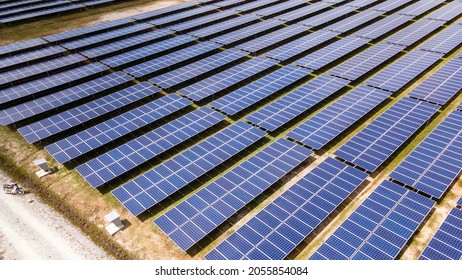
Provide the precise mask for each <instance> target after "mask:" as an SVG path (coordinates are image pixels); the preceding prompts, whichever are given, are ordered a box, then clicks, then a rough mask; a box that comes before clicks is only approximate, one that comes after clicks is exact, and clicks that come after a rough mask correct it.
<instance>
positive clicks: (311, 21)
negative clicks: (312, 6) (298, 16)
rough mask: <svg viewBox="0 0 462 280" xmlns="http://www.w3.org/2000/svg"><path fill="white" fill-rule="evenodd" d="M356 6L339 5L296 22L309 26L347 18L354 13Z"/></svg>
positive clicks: (318, 25) (317, 25)
mask: <svg viewBox="0 0 462 280" xmlns="http://www.w3.org/2000/svg"><path fill="white" fill-rule="evenodd" d="M356 9H357V8H356V7H348V6H347V5H345V6H340V7H335V8H334V9H331V10H328V11H326V12H323V13H321V14H319V15H315V16H312V17H309V18H308V19H305V20H302V21H299V22H297V24H301V25H305V26H309V27H313V28H315V27H320V26H322V25H325V24H328V23H331V22H333V21H336V20H337V19H339V18H340V19H341V18H347V17H349V16H351V15H352V14H354V11H355V10H356Z"/></svg>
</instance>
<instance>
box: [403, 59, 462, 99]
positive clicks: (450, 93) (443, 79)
mask: <svg viewBox="0 0 462 280" xmlns="http://www.w3.org/2000/svg"><path fill="white" fill-rule="evenodd" d="M461 89H462V59H460V58H453V59H451V60H450V61H448V62H446V63H445V64H444V65H443V66H442V67H441V68H439V69H438V70H436V71H435V72H433V73H432V74H431V76H430V77H428V78H427V79H425V80H424V81H423V82H422V83H420V84H419V85H418V86H417V87H415V88H414V89H413V90H411V91H410V92H409V93H408V96H411V97H414V98H418V99H421V100H426V101H430V102H434V103H436V104H439V105H441V106H443V105H445V104H446V103H447V102H448V101H449V100H451V99H452V98H453V97H454V96H455V95H456V94H457V93H458V92H460V90H461Z"/></svg>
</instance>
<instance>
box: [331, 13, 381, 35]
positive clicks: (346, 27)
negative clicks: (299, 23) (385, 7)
mask: <svg viewBox="0 0 462 280" xmlns="http://www.w3.org/2000/svg"><path fill="white" fill-rule="evenodd" d="M382 14H383V12H379V11H373V10H366V11H362V12H360V13H358V14H355V15H352V16H350V17H347V18H345V19H342V20H339V21H337V22H335V23H333V24H330V25H329V26H327V27H325V28H324V29H325V30H330V31H334V32H338V33H345V32H348V31H350V30H352V29H354V28H358V27H359V26H361V25H363V24H365V23H368V22H370V21H372V20H374V19H376V18H379V17H380V16H381V15H382Z"/></svg>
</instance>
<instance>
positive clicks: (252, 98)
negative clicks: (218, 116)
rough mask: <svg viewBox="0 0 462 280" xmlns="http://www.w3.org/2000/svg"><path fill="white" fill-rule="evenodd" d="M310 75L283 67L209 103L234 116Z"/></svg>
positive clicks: (307, 71)
mask: <svg viewBox="0 0 462 280" xmlns="http://www.w3.org/2000/svg"><path fill="white" fill-rule="evenodd" d="M310 73H311V71H310V70H307V69H304V68H300V67H297V66H294V65H288V66H284V67H283V68H280V69H279V70H276V71H274V72H272V73H270V74H268V75H266V76H264V77H262V78H260V79H258V80H256V81H255V82H252V83H250V84H248V85H246V86H244V87H241V88H239V89H237V90H235V91H233V92H232V93H229V94H227V95H225V96H223V97H221V98H219V99H217V100H215V101H213V102H211V103H210V106H212V107H213V108H215V109H217V110H219V111H222V112H224V113H226V114H228V115H235V114H237V113H239V112H241V111H242V110H244V109H246V108H248V107H250V106H252V105H255V104H256V103H257V102H259V101H261V100H263V99H265V98H267V97H269V96H271V95H273V94H275V93H276V92H279V91H281V90H283V89H285V88H287V87H289V86H291V85H292V84H294V83H296V82H298V81H300V80H302V79H303V78H306V77H307V76H308V75H309V74H310Z"/></svg>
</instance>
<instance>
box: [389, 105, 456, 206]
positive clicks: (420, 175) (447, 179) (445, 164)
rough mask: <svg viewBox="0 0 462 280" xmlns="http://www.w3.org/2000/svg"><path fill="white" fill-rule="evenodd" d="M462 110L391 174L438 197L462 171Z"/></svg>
mask: <svg viewBox="0 0 462 280" xmlns="http://www.w3.org/2000/svg"><path fill="white" fill-rule="evenodd" d="M461 143H462V112H458V111H453V112H452V113H450V114H449V115H448V116H447V117H446V118H445V119H444V120H443V121H442V122H441V123H440V124H439V125H438V126H437V127H436V128H435V129H434V130H433V131H432V132H431V133H430V134H429V135H428V136H427V137H426V138H425V139H424V140H423V141H422V142H421V143H420V144H419V145H418V146H417V147H415V149H414V150H413V151H412V152H411V153H410V154H409V155H408V156H407V157H406V158H405V159H404V160H403V161H402V162H401V163H400V165H398V166H397V167H396V168H395V170H394V171H393V172H392V173H391V174H390V177H391V178H393V179H394V180H396V181H399V182H401V183H404V184H406V185H408V186H411V187H413V188H414V189H417V190H419V191H421V192H424V193H426V194H429V195H431V196H432V197H435V198H437V199H439V198H441V197H442V196H443V194H444V193H445V192H446V190H447V189H448V188H449V187H450V186H451V184H452V183H453V182H454V180H456V179H457V177H458V176H459V174H460V171H461V170H462V157H461V155H462V148H461Z"/></svg>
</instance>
